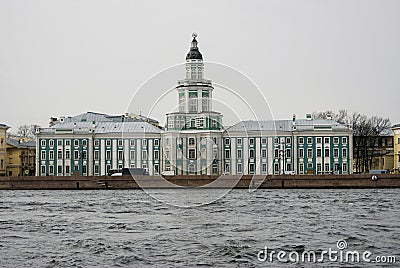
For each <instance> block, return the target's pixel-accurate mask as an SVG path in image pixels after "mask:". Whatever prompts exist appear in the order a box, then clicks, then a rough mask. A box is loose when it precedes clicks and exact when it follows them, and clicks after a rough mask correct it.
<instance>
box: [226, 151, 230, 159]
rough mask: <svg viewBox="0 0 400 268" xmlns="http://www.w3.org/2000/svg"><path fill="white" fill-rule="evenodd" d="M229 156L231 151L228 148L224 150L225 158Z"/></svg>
mask: <svg viewBox="0 0 400 268" xmlns="http://www.w3.org/2000/svg"><path fill="white" fill-rule="evenodd" d="M229 158H231V151H230V150H225V159H229Z"/></svg>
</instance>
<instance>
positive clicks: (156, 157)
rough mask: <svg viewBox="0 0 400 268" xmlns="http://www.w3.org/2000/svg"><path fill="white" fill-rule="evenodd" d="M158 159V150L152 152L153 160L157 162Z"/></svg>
mask: <svg viewBox="0 0 400 268" xmlns="http://www.w3.org/2000/svg"><path fill="white" fill-rule="evenodd" d="M159 157H160V154H159V152H158V150H155V151H154V160H158V158H159Z"/></svg>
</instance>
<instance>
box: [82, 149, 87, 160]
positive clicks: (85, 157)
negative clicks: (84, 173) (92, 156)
mask: <svg viewBox="0 0 400 268" xmlns="http://www.w3.org/2000/svg"><path fill="white" fill-rule="evenodd" d="M82 159H85V160H86V159H87V153H86V151H82Z"/></svg>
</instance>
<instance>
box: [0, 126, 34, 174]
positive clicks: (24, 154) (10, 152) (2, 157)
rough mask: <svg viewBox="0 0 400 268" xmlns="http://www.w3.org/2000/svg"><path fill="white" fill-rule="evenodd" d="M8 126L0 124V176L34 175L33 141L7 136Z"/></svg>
mask: <svg viewBox="0 0 400 268" xmlns="http://www.w3.org/2000/svg"><path fill="white" fill-rule="evenodd" d="M9 128H10V127H8V126H6V125H4V124H0V176H33V175H35V147H36V146H35V141H34V140H32V139H27V138H18V137H10V138H7V130H8V129H9Z"/></svg>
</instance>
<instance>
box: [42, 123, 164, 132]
mask: <svg viewBox="0 0 400 268" xmlns="http://www.w3.org/2000/svg"><path fill="white" fill-rule="evenodd" d="M68 130H71V132H72V131H73V133H94V134H100V133H161V132H162V130H161V129H159V128H158V127H155V126H154V125H152V124H150V123H147V122H143V121H135V122H98V123H93V121H90V122H66V123H58V124H55V125H53V126H51V127H48V128H41V129H40V132H41V133H55V132H57V131H60V133H68V132H67V131H68ZM63 131H64V132H63Z"/></svg>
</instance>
